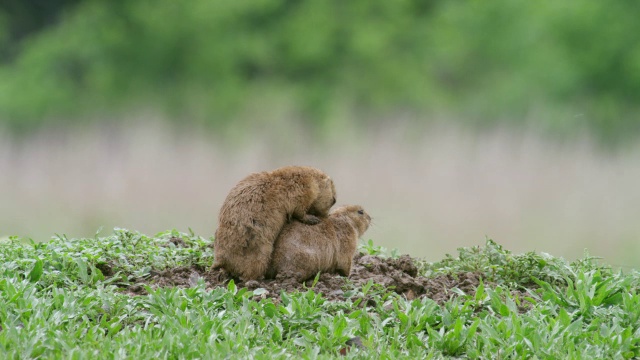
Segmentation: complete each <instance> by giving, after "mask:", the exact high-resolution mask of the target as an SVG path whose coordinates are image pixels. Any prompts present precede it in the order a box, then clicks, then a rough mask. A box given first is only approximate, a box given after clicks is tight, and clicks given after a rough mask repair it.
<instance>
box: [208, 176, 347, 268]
mask: <svg viewBox="0 0 640 360" xmlns="http://www.w3.org/2000/svg"><path fill="white" fill-rule="evenodd" d="M335 202H336V190H335V186H334V184H333V180H331V178H330V177H329V176H328V175H327V174H325V173H323V172H322V171H320V170H318V169H315V168H312V167H306V166H286V167H282V168H278V169H276V170H273V171H264V172H259V173H253V174H250V175H249V176H247V177H246V178H244V179H242V180H240V182H238V184H236V185H235V186H234V187H233V188H232V189H231V191H230V192H229V194H228V195H227V198H226V199H225V201H224V203H223V204H222V208H221V209H220V214H219V216H218V229H216V233H215V241H214V264H213V268H224V269H225V270H227V271H228V272H229V273H231V275H232V276H235V277H239V278H240V279H242V280H257V279H262V278H263V277H264V275H265V272H266V270H267V267H268V266H269V261H270V260H271V254H272V252H273V243H274V242H275V240H276V238H277V237H278V234H279V233H280V231H281V230H282V227H283V226H284V225H285V223H287V222H288V221H290V220H293V219H295V220H298V221H300V222H303V223H305V224H317V223H319V222H320V221H321V220H322V219H323V218H325V217H327V215H328V213H329V209H330V208H331V206H333V204H335Z"/></svg>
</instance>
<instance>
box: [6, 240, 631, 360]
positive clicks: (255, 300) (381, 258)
mask: <svg viewBox="0 0 640 360" xmlns="http://www.w3.org/2000/svg"><path fill="white" fill-rule="evenodd" d="M211 241H212V240H208V239H204V238H201V237H199V236H196V235H195V234H183V233H179V232H177V231H168V232H164V233H160V234H157V235H156V236H153V237H149V236H145V235H142V234H139V233H136V232H132V231H128V230H123V229H116V230H115V231H114V234H113V235H110V236H106V237H98V236H96V237H94V238H87V239H67V238H66V237H64V236H58V237H56V238H54V239H52V240H51V241H49V242H47V243H26V242H24V241H21V240H20V239H17V238H10V239H9V240H3V241H2V242H0V259H1V261H0V357H2V358H60V357H64V358H88V357H93V358H96V359H103V358H110V359H112V358H152V357H153V358H224V357H234V358H235V357H240V358H269V359H271V358H300V357H303V358H318V357H320V358H332V357H341V356H345V357H352V358H371V357H394V358H416V357H418V358H441V357H456V358H478V357H480V358H512V357H518V358H532V357H537V358H567V357H570V358H581V359H589V358H634V357H638V356H640V297H638V286H639V285H640V277H639V276H638V273H637V272H635V271H633V272H630V273H628V274H624V273H622V272H616V271H613V270H612V269H611V268H610V267H607V266H603V265H602V264H599V263H598V262H597V261H596V259H594V258H593V257H589V256H586V257H585V258H584V259H582V260H579V261H576V262H572V263H569V262H566V261H565V260H563V259H559V258H555V257H552V256H550V255H545V254H536V253H527V254H521V255H514V254H511V253H510V252H509V251H507V250H505V249H503V248H502V247H501V246H500V245H498V244H496V243H495V242H493V241H491V240H487V242H486V244H485V245H484V246H482V247H473V248H463V249H460V252H459V254H458V256H456V257H454V256H448V257H446V258H445V259H443V260H442V261H440V262H437V263H426V262H424V261H421V260H419V259H413V258H410V257H409V256H408V255H402V256H398V254H395V253H393V252H392V253H390V254H389V255H387V254H388V252H387V251H386V250H385V249H382V248H380V247H376V246H374V245H373V243H372V242H371V241H369V242H368V243H365V244H363V245H362V246H361V247H360V253H359V254H358V255H357V256H356V261H355V264H354V268H353V271H352V275H351V276H350V278H349V279H346V278H343V277H339V276H333V275H327V274H321V275H319V276H318V277H316V278H315V279H313V280H309V281H307V282H306V283H304V284H295V283H286V282H284V283H281V282H278V281H261V282H257V281H254V282H247V283H242V282H238V281H234V280H233V279H229V278H228V277H226V275H225V274H223V273H220V272H212V271H210V270H209V269H210V267H211V264H212V262H213V255H212V251H211V248H210V246H209V245H210V244H211Z"/></svg>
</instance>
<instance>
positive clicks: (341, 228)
mask: <svg viewBox="0 0 640 360" xmlns="http://www.w3.org/2000/svg"><path fill="white" fill-rule="evenodd" d="M370 223H371V217H370V216H369V214H367V213H366V212H365V211H364V209H363V208H362V207H361V206H358V205H348V206H341V207H339V208H336V209H335V210H333V211H331V213H330V214H329V217H327V218H326V219H324V220H322V222H321V223H320V224H318V225H313V226H310V225H306V224H303V223H301V222H297V221H293V222H291V223H289V224H287V225H286V226H285V227H284V228H283V229H282V232H281V233H280V236H278V239H277V240H276V242H275V244H274V250H273V256H272V259H271V264H270V266H269V270H267V277H268V278H275V277H278V278H287V277H292V278H295V279H296V280H297V281H304V280H307V279H309V278H311V277H313V276H315V275H316V274H317V273H318V272H319V271H321V272H329V273H333V272H335V273H338V274H340V275H342V276H349V273H350V272H351V264H352V261H353V256H354V254H355V252H356V247H357V243H358V238H359V237H360V236H362V235H363V234H364V232H365V231H367V229H368V228H369V224H370Z"/></svg>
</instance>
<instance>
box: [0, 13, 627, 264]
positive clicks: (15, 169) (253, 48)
mask: <svg viewBox="0 0 640 360" xmlns="http://www.w3.org/2000/svg"><path fill="white" fill-rule="evenodd" d="M639 10H640V3H638V2H636V1H634V0H629V1H616V2H602V1H599V0H580V1H573V2H570V3H565V2H558V1H552V0H542V1H536V2H531V1H525V0H495V1H491V2H481V1H454V0H400V1H386V0H351V1H342V0H306V1H298V0H253V1H216V0H191V1H174V0H47V1H43V0H4V1H2V2H1V3H0V237H2V236H8V235H19V236H24V237H31V238H33V239H34V240H36V241H44V240H47V239H48V238H49V237H50V236H52V235H53V234H54V233H58V234H63V233H64V234H67V235H68V236H70V237H78V236H92V235H93V234H94V233H95V232H96V231H97V230H98V229H99V228H100V227H104V230H103V234H107V233H110V231H111V228H113V227H116V226H117V227H126V228H130V229H134V230H139V231H142V232H145V233H148V234H154V233H156V232H159V231H163V230H166V229H171V228H177V229H178V230H181V231H187V229H188V228H189V227H190V228H192V229H193V230H194V231H195V232H196V233H197V234H199V235H202V236H207V237H208V236H211V235H213V232H214V229H215V227H216V225H217V224H216V218H217V212H218V209H219V207H220V205H221V204H222V201H223V199H224V197H225V196H226V194H227V192H228V191H229V189H230V188H231V187H232V186H233V185H234V184H235V183H236V182H237V181H238V180H239V179H241V178H242V177H244V176H246V175H247V174H248V173H250V172H254V171H262V170H269V169H273V168H275V167H278V166H282V165H288V164H301V165H311V166H317V167H319V168H321V169H323V170H324V171H325V172H327V173H328V174H329V175H331V176H332V177H333V178H334V179H335V182H336V185H337V190H338V203H339V204H348V203H357V204H361V205H363V206H364V207H365V208H366V209H367V210H368V211H369V213H371V215H372V216H373V217H374V226H373V227H372V228H371V229H370V230H369V231H368V232H367V234H366V235H365V239H369V238H371V239H373V240H374V242H375V243H376V244H379V245H383V246H386V247H389V248H398V249H399V250H400V251H401V252H403V253H409V254H411V255H413V256H420V257H424V258H426V259H428V260H432V261H435V260H438V259H440V258H442V256H443V255H444V254H445V253H454V252H455V250H456V248H458V247H461V246H469V245H475V244H483V243H484V239H485V236H487V237H490V238H493V239H494V240H496V241H498V242H499V243H501V244H503V245H505V246H506V247H507V248H509V249H510V250H513V251H514V252H523V251H529V250H536V251H544V252H548V253H551V254H553V255H557V256H564V257H567V258H570V259H574V258H578V257H581V256H582V255H583V251H584V249H585V248H586V249H589V252H590V254H592V255H597V256H602V257H604V258H605V259H606V260H607V261H608V262H609V263H612V264H615V265H622V266H626V267H637V266H640V260H638V259H639V258H638V256H637V254H638V253H639V251H640V241H639V240H640V221H638V214H640V187H639V185H638V184H640V141H639V140H640V113H639V112H638V110H639V105H638V104H640V102H639V100H640V35H639V34H640V22H638V21H637V14H638V11H639Z"/></svg>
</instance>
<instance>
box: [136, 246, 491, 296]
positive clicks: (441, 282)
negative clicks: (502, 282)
mask: <svg viewBox="0 0 640 360" xmlns="http://www.w3.org/2000/svg"><path fill="white" fill-rule="evenodd" d="M480 278H481V275H480V274H479V273H472V272H461V273H456V274H446V275H437V276H433V277H424V276H419V275H418V268H417V267H416V265H415V262H414V260H413V259H412V258H411V257H410V256H409V255H402V256H400V257H399V258H396V259H393V258H383V257H379V256H373V255H365V254H362V253H358V254H356V255H355V257H354V261H353V266H352V269H351V274H350V276H349V277H348V278H346V277H343V276H340V275H337V274H320V277H319V279H318V281H317V282H316V283H315V285H314V279H310V280H307V281H305V282H304V283H299V282H297V281H295V280H294V279H276V280H262V281H255V280H250V281H246V282H243V281H240V280H238V279H234V282H235V283H236V285H237V286H238V287H241V288H243V287H244V288H247V289H249V290H255V289H258V288H262V289H264V290H266V291H261V292H260V293H261V294H260V295H259V296H258V295H257V296H256V297H257V298H271V299H273V300H274V301H275V302H279V301H280V293H281V292H282V291H286V292H294V291H307V290H308V289H312V290H313V291H315V292H316V293H322V294H323V296H324V297H325V298H326V299H328V300H332V301H335V300H345V299H346V297H347V296H349V295H348V294H349V292H348V291H347V293H345V289H346V290H348V289H353V288H354V286H355V287H356V288H359V287H361V286H362V285H365V284H367V283H368V282H369V281H372V282H373V283H374V284H377V285H378V286H381V287H383V288H385V289H388V290H391V291H395V292H396V293H398V294H401V295H404V296H405V297H406V298H407V299H409V300H412V299H415V298H422V297H428V298H430V299H433V300H435V301H436V302H438V303H443V302H445V301H447V300H449V299H450V298H452V297H455V296H457V295H458V292H457V291H452V290H453V289H455V288H457V289H459V290H462V291H463V292H464V293H466V294H470V295H473V294H475V289H476V288H477V287H478V285H479V283H480ZM199 279H203V280H204V282H205V283H206V285H207V287H208V288H216V287H226V286H227V285H228V282H229V280H231V277H230V276H229V274H228V273H227V272H226V271H224V270H222V269H218V270H211V269H208V268H203V267H201V266H190V267H179V268H173V269H167V270H164V271H160V272H152V274H151V276H150V277H148V278H146V279H143V280H142V281H139V282H137V283H136V284H135V285H131V286H129V287H128V288H127V291H128V292H129V293H131V294H132V295H133V294H135V295H140V294H144V293H146V290H145V288H144V287H143V286H142V285H148V286H150V287H152V288H157V287H191V286H194V285H196V284H197V283H198V280H199ZM369 305H373V304H369Z"/></svg>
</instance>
